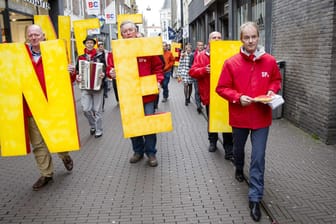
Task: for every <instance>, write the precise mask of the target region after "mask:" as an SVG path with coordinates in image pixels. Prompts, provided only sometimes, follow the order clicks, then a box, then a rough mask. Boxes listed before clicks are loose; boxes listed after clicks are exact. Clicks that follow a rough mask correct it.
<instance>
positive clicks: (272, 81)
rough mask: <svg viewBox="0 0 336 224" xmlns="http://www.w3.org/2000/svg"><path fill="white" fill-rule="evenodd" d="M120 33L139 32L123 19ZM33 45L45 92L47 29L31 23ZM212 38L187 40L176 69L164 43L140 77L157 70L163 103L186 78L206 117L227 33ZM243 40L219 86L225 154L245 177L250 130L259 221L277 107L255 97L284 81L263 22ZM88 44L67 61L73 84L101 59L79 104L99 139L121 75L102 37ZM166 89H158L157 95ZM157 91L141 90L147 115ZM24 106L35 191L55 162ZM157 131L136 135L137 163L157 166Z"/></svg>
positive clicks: (244, 29) (214, 136) (253, 200)
mask: <svg viewBox="0 0 336 224" xmlns="http://www.w3.org/2000/svg"><path fill="white" fill-rule="evenodd" d="M120 31H121V36H122V38H124V39H128V38H141V37H142V35H139V33H138V31H137V27H136V25H135V23H133V22H132V21H124V22H122V23H121V24H120ZM27 37H28V41H29V43H28V44H27V51H28V53H29V54H30V55H31V60H32V63H33V65H34V68H35V71H36V75H37V76H38V78H39V81H40V84H41V87H42V89H43V91H44V93H45V94H46V90H45V84H44V73H43V69H42V66H43V64H42V57H41V54H40V42H41V41H43V40H44V39H45V38H44V34H43V31H42V29H41V27H39V26H37V25H31V26H29V27H28V29H27ZM208 40H209V42H208V44H207V46H206V47H204V42H203V41H201V40H200V41H198V42H197V47H196V50H193V49H192V45H191V44H186V46H184V48H183V50H181V52H180V58H179V65H178V67H177V69H176V70H175V73H176V74H174V75H172V72H173V65H174V62H175V58H174V57H173V55H172V52H171V51H170V49H169V45H168V44H167V43H163V52H162V55H157V56H146V57H139V58H138V59H137V62H138V67H139V76H147V75H151V74H155V75H156V77H157V82H158V84H159V88H162V89H163V91H162V94H163V95H162V97H163V99H162V103H165V102H167V100H168V97H169V88H168V84H169V79H170V78H171V77H176V76H177V77H181V79H182V83H183V91H181V94H184V97H185V105H186V106H188V105H189V104H190V103H191V95H192V92H193V91H192V90H193V86H194V94H195V95H194V100H195V105H196V108H197V112H198V113H202V110H203V106H204V107H205V110H206V115H207V116H208V117H209V105H210V97H209V96H210V75H211V68H210V55H211V49H210V42H211V41H219V40H222V37H221V33H220V32H217V31H213V32H211V33H210V34H209V39H208ZM240 41H241V42H242V46H241V48H240V52H237V54H236V55H234V56H233V57H231V58H230V59H228V60H226V61H225V63H224V66H223V69H222V72H221V74H220V78H219V81H218V85H217V88H216V92H217V93H218V94H219V95H220V96H221V97H223V98H224V99H226V100H227V101H228V103H229V124H230V126H231V127H232V130H233V133H222V135H223V148H224V151H225V159H226V160H230V161H232V162H233V163H234V165H235V178H236V180H237V181H239V182H242V181H244V179H245V176H244V173H243V170H244V161H245V158H244V157H245V153H244V151H245V143H246V140H247V138H248V135H251V143H252V155H251V163H250V170H249V180H250V184H249V192H248V198H249V207H250V215H251V217H252V219H253V220H254V221H259V220H260V217H261V212H260V201H261V199H262V197H263V190H264V171H265V151H266V144H267V136H268V131H269V126H270V125H271V122H272V110H271V108H270V107H269V106H268V105H267V104H265V103H260V102H255V101H254V97H257V96H259V95H263V94H264V95H268V96H273V95H274V94H276V93H277V92H278V91H279V90H280V87H281V75H280V72H279V69H278V67H277V64H276V61H275V59H274V57H272V56H271V55H269V54H267V53H266V52H265V51H264V49H263V48H262V47H260V46H259V45H258V41H259V28H258V26H257V25H256V24H255V23H253V22H247V23H244V24H243V25H242V26H241V30H240ZM83 44H84V45H85V48H84V54H82V55H79V56H78V59H77V61H76V65H72V64H69V65H68V71H69V73H70V76H71V81H72V82H77V83H80V82H82V80H83V77H82V73H81V72H80V69H81V63H82V62H89V63H96V65H97V66H98V65H100V66H101V70H99V74H97V75H98V78H99V79H101V84H100V88H98V89H89V88H83V89H81V106H82V111H83V113H84V116H85V117H86V118H87V121H88V125H89V133H90V134H91V135H93V136H94V137H95V138H100V137H102V136H103V125H102V122H103V121H102V113H103V106H104V100H105V98H107V96H108V91H109V90H110V88H111V87H110V85H109V83H113V87H114V90H115V91H114V93H115V99H116V101H117V102H118V101H119V97H118V92H117V86H116V77H117V76H118V75H119V74H117V73H116V71H115V69H114V61H113V54H112V53H111V52H109V51H107V50H105V48H104V44H103V43H102V42H98V48H97V49H96V48H95V46H96V44H97V40H96V38H95V37H93V36H90V35H88V36H87V37H86V38H85V40H83ZM159 94H160V93H159ZM159 94H153V95H147V96H143V109H144V113H145V115H151V114H155V110H156V109H157V107H158V99H159ZM25 110H26V111H27V114H28V116H29V115H30V116H29V137H30V142H31V144H32V146H33V153H34V155H35V160H36V163H37V167H38V168H39V170H40V173H41V177H40V178H39V179H38V180H37V182H36V183H34V185H33V190H39V189H41V188H42V187H44V186H45V185H47V184H48V183H49V182H50V181H51V180H52V175H53V164H52V158H51V155H50V153H49V151H48V148H47V146H46V144H45V143H44V140H43V137H42V135H41V133H40V131H39V129H38V127H37V125H36V124H35V122H34V118H33V117H32V116H31V113H29V108H28V106H27V104H25ZM205 128H207V129H206V130H207V133H208V134H207V135H208V140H209V147H208V151H209V152H215V151H216V150H217V149H218V148H217V142H218V133H211V132H209V131H208V127H204V129H205ZM156 142H157V136H156V134H155V133H153V134H149V135H144V136H137V137H131V145H132V150H133V155H132V157H131V158H130V159H129V162H130V163H132V164H133V163H137V162H139V161H140V160H142V159H143V158H144V157H145V156H146V157H147V158H148V160H147V163H148V165H149V166H151V167H156V166H158V161H157V158H156V153H157V148H156ZM59 157H60V158H61V159H62V161H63V163H64V166H65V168H66V169H67V170H68V171H71V170H72V169H73V160H72V159H71V157H70V155H69V153H68V152H63V153H59Z"/></svg>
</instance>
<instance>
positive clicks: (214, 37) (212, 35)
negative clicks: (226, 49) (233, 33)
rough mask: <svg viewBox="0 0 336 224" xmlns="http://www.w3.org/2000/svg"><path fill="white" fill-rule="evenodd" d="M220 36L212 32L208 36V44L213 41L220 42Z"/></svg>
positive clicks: (216, 32)
mask: <svg viewBox="0 0 336 224" xmlns="http://www.w3.org/2000/svg"><path fill="white" fill-rule="evenodd" d="M221 39H222V34H221V33H220V32H218V31H213V32H211V33H210V34H209V42H210V41H213V40H221Z"/></svg>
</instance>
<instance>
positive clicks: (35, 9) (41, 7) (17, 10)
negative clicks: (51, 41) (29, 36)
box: [0, 0, 51, 43]
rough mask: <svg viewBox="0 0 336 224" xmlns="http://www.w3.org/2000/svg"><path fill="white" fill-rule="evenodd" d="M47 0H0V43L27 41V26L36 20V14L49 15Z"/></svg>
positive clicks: (49, 7)
mask: <svg viewBox="0 0 336 224" xmlns="http://www.w3.org/2000/svg"><path fill="white" fill-rule="evenodd" d="M50 9H51V6H50V3H49V2H48V1H47V0H41V1H31V0H0V28H1V38H0V43H11V42H25V41H26V39H25V36H26V34H25V33H26V27H27V26H28V25H30V24H33V22H34V15H48V14H49V11H50Z"/></svg>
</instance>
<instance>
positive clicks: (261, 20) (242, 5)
mask: <svg viewBox="0 0 336 224" xmlns="http://www.w3.org/2000/svg"><path fill="white" fill-rule="evenodd" d="M249 9H251V11H250V12H251V14H250V15H249ZM247 21H254V22H256V23H257V24H258V25H259V29H260V32H259V36H260V37H259V44H260V45H262V46H265V0H251V5H249V1H246V0H240V2H239V4H238V9H237V32H236V37H237V39H239V38H240V26H241V25H242V24H243V23H245V22H247Z"/></svg>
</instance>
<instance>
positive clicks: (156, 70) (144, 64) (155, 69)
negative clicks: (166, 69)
mask: <svg viewBox="0 0 336 224" xmlns="http://www.w3.org/2000/svg"><path fill="white" fill-rule="evenodd" d="M137 61H138V68H139V76H140V77H142V76H147V75H152V74H155V75H156V79H157V82H158V83H162V81H163V78H164V76H163V69H162V67H163V63H162V60H161V59H160V57H159V56H146V57H138V58H137ZM112 68H114V61H113V54H112V52H109V55H108V57H107V68H106V74H109V73H110V70H111V69H112ZM117 75H118V74H117ZM156 98H157V94H152V95H147V96H143V97H142V100H143V102H144V103H149V102H153V101H155V100H156Z"/></svg>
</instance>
